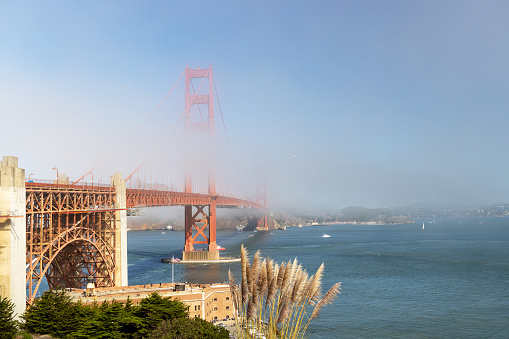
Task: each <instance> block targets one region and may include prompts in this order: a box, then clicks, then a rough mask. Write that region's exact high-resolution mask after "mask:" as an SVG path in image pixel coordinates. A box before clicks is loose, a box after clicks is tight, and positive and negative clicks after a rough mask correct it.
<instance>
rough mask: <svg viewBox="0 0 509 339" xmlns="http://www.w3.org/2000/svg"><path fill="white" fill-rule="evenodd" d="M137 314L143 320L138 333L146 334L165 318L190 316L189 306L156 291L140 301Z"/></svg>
mask: <svg viewBox="0 0 509 339" xmlns="http://www.w3.org/2000/svg"><path fill="white" fill-rule="evenodd" d="M135 315H136V316H138V317H139V318H141V319H142V321H143V328H142V329H140V330H139V331H138V334H140V335H142V336H146V335H148V334H149V333H150V332H151V331H152V330H154V329H155V328H156V327H157V326H158V325H159V324H160V323H161V322H162V321H164V320H172V319H176V318H187V317H189V306H186V305H185V304H184V303H183V302H181V301H178V300H172V299H171V297H165V298H163V297H161V295H159V294H158V293H156V292H154V293H151V294H150V295H149V296H148V297H146V298H145V299H143V300H142V301H141V302H140V304H139V306H138V309H137V310H136V312H135Z"/></svg>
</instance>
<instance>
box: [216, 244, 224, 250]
mask: <svg viewBox="0 0 509 339" xmlns="http://www.w3.org/2000/svg"><path fill="white" fill-rule="evenodd" d="M225 249H226V248H224V247H222V246H221V245H217V250H218V251H224V250H225Z"/></svg>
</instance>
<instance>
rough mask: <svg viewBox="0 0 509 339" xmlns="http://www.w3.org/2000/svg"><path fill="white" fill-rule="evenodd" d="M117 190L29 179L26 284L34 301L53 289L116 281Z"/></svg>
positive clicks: (113, 283)
mask: <svg viewBox="0 0 509 339" xmlns="http://www.w3.org/2000/svg"><path fill="white" fill-rule="evenodd" d="M115 196H116V193H115V190H114V189H113V188H111V187H93V188H87V187H73V186H69V185H65V186H62V185H56V184H33V183H26V239H27V250H26V256H27V257H26V265H27V267H26V284H27V290H28V291H27V301H28V302H29V303H31V302H32V301H33V299H34V297H35V295H36V293H37V290H38V289H39V286H40V284H41V281H42V279H43V278H44V277H46V279H47V281H48V285H49V288H56V287H61V288H66V287H74V288H81V287H82V286H84V285H85V280H86V278H87V277H88V276H90V275H92V276H94V277H95V279H96V285H97V286H114V285H115V274H114V273H115V225H116V224H115V213H114V212H115V210H114V206H115Z"/></svg>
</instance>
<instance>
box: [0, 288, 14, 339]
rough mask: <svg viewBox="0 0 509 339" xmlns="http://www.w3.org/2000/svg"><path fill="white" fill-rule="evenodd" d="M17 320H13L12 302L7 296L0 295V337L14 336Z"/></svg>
mask: <svg viewBox="0 0 509 339" xmlns="http://www.w3.org/2000/svg"><path fill="white" fill-rule="evenodd" d="M17 332H18V322H17V321H16V320H14V304H13V303H12V301H11V300H10V299H8V298H3V297H0V339H11V338H14V336H15V335H16V333H17Z"/></svg>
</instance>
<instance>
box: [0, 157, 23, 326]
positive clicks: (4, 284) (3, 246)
mask: <svg viewBox="0 0 509 339" xmlns="http://www.w3.org/2000/svg"><path fill="white" fill-rule="evenodd" d="M25 196H26V191H25V170H24V169H21V168H18V158H16V157H7V156H4V157H3V161H0V295H1V296H2V297H4V298H9V299H11V301H12V302H13V303H14V313H16V314H17V317H19V316H20V315H21V314H23V312H25V306H26V290H25V274H26V269H25V261H26V254H25V252H26V206H25V204H26V197H25Z"/></svg>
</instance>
